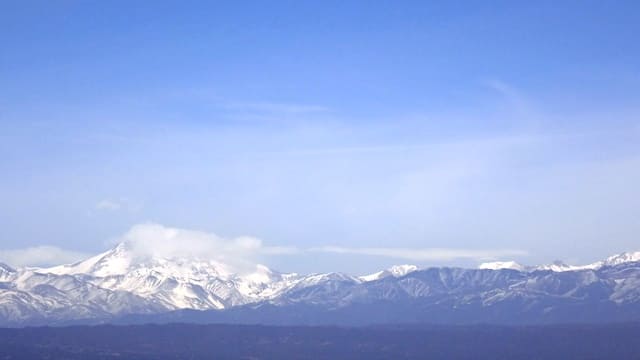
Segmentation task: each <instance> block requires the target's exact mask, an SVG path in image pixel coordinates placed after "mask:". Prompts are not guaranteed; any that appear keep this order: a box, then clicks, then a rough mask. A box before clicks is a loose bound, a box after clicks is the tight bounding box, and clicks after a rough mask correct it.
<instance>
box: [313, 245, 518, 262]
mask: <svg viewBox="0 0 640 360" xmlns="http://www.w3.org/2000/svg"><path fill="white" fill-rule="evenodd" d="M309 251H313V252H325V253H335V254H356V255H369V256H381V257H389V258H395V259H404V260H413V261H451V260H459V259H473V260H494V259H499V258H502V257H505V256H524V255H527V252H526V251H522V250H509V249H497V250H473V249H444V248H423V249H420V248H387V247H385V248H367V247H365V248H348V247H340V246H323V247H317V248H311V249H309Z"/></svg>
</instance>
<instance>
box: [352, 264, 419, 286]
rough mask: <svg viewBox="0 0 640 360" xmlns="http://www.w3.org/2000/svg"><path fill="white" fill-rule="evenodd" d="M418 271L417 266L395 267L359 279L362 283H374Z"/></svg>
mask: <svg viewBox="0 0 640 360" xmlns="http://www.w3.org/2000/svg"><path fill="white" fill-rule="evenodd" d="M416 270H418V267H417V266H415V265H406V264H405V265H394V266H392V267H390V268H388V269H385V270H382V271H378V272H376V273H373V274H369V275H363V276H359V277H358V279H360V280H361V281H365V282H367V281H374V280H379V279H382V278H385V277H387V276H393V277H401V276H404V275H407V274H409V273H411V272H414V271H416Z"/></svg>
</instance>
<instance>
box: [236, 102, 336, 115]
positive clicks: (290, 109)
mask: <svg viewBox="0 0 640 360" xmlns="http://www.w3.org/2000/svg"><path fill="white" fill-rule="evenodd" d="M224 107H226V108H228V109H233V110H243V111H257V112H268V113H286V114H309V113H319V112H326V111H329V108H327V107H324V106H319V105H308V104H285V103H272V102H252V103H247V102H241V103H228V104H225V105H224Z"/></svg>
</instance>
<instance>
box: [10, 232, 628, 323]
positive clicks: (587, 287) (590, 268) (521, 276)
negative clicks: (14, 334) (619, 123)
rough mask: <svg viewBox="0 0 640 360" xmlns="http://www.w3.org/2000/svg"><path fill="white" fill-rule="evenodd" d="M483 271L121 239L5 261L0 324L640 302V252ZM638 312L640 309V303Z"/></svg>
mask: <svg viewBox="0 0 640 360" xmlns="http://www.w3.org/2000/svg"><path fill="white" fill-rule="evenodd" d="M480 268H481V269H478V270H474V269H460V268H427V269H418V268H417V267H416V266H414V265H400V266H394V267H391V268H389V269H386V270H383V271H380V272H376V273H374V274H370V275H365V276H360V277H355V276H351V275H348V274H344V273H335V272H332V273H326V274H311V275H298V274H283V273H279V272H277V271H274V270H271V269H269V268H267V267H266V266H263V265H252V266H244V267H241V268H238V266H230V265H228V264H224V263H221V262H219V261H215V260H211V259H204V258H197V257H189V258H186V257H159V256H148V255H143V254H138V253H136V251H134V250H133V249H132V248H131V247H130V246H129V245H128V244H127V243H122V244H119V245H118V246H116V247H114V248H113V249H110V250H108V251H106V252H104V253H101V254H99V255H96V256H94V257H91V258H89V259H87V260H84V261H81V262H78V263H75V264H70V265H62V266H55V267H50V268H39V269H38V268H23V269H13V268H11V267H10V266H7V265H5V264H0V325H1V324H5V325H6V324H22V325H24V324H43V323H44V324H51V323H56V322H63V321H70V320H74V321H75V320H83V319H102V320H108V319H110V318H113V317H118V316H123V315H127V314H158V313H163V312H168V311H173V310H179V309H194V310H217V309H229V308H236V307H240V306H242V305H249V304H256V305H251V306H255V307H256V308H260V306H261V305H262V304H270V305H272V306H276V307H280V308H282V307H287V306H300V305H305V306H313V307H315V308H321V309H340V308H346V307H353V306H360V305H363V306H372V304H376V303H377V302H381V301H382V302H384V303H385V304H388V306H392V304H398V306H400V304H407V303H410V304H422V305H420V306H421V307H420V308H421V309H439V310H438V311H440V312H443V311H445V310H447V309H449V310H451V309H464V308H465V307H470V308H472V309H482V308H486V307H489V308H491V307H496V306H497V307H500V306H502V304H505V306H507V307H506V308H505V309H508V311H513V309H514V307H515V309H518V308H519V307H522V309H523V310H524V309H527V310H526V311H533V312H534V313H535V311H540V312H541V313H540V314H543V313H545V314H546V313H552V312H553V311H555V310H554V309H560V308H562V306H567V304H582V305H580V306H588V304H591V302H593V304H599V305H597V306H602V304H604V303H609V304H611V305H610V306H614V307H618V306H631V307H632V308H633V307H638V306H640V252H635V253H623V254H620V255H615V256H612V257H609V258H607V259H605V260H602V261H599V262H596V263H593V264H589V265H585V266H569V265H565V264H562V263H553V264H551V265H544V266H538V267H526V266H523V265H520V264H518V263H515V262H493V263H485V264H482V265H481V266H480ZM514 270H516V271H514ZM549 270H551V271H549ZM445 304H447V305H446V306H445ZM585 304H587V305H585ZM403 306H404V305H403ZM442 306H445V307H444V308H442ZM558 306H560V307H558ZM594 306H596V305H594ZM401 307H402V306H400V308H401ZM634 309H635V308H634ZM385 311H389V309H387V310H385ZM430 311H431V310H430ZM433 311H435V310H433ZM447 311H448V310H447ZM459 311H462V310H459ZM558 311H560V310H558ZM633 311H636V313H638V314H640V309H636V310H633ZM445 312H446V311H445ZM438 314H440V313H436V314H435V315H434V316H436V315H438ZM442 314H444V313H442ZM301 316H302V315H301ZM363 316H364V315H363ZM389 316H391V315H389ZM442 316H444V315H442ZM540 316H542V315H540Z"/></svg>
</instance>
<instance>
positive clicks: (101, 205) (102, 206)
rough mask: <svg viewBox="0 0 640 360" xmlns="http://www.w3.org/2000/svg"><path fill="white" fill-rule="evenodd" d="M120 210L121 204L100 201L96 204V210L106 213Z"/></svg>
mask: <svg viewBox="0 0 640 360" xmlns="http://www.w3.org/2000/svg"><path fill="white" fill-rule="evenodd" d="M120 208H122V204H121V203H120V202H118V201H115V200H109V199H105V200H101V201H99V202H98V203H97V204H96V209H98V210H107V211H116V210H120Z"/></svg>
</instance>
